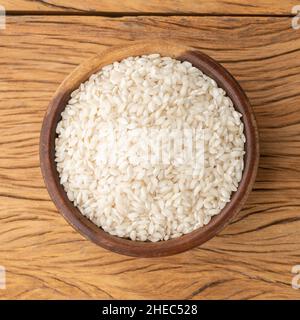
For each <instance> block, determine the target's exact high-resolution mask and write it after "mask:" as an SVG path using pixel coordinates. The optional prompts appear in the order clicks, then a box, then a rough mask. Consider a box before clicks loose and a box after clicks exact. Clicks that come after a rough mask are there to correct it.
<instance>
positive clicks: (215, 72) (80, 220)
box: [40, 41, 259, 257]
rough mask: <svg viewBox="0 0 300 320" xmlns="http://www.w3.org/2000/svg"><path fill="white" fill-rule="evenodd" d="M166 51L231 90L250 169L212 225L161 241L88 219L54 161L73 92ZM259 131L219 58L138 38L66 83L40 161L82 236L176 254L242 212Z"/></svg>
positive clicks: (152, 253)
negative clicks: (100, 75) (103, 72)
mask: <svg viewBox="0 0 300 320" xmlns="http://www.w3.org/2000/svg"><path fill="white" fill-rule="evenodd" d="M150 53H160V54H161V55H163V56H169V57H173V58H176V59H178V60H186V61H189V62H191V63H192V64H193V65H194V66H195V67H198V68H199V69H200V70H202V71H203V72H204V73H205V74H207V75H208V76H209V77H211V78H213V79H214V80H215V81H216V82H217V83H218V85H219V87H222V88H223V89H224V90H225V91H226V92H227V94H228V96H229V97H230V98H231V100H232V101H233V103H234V105H235V108H236V109H237V110H238V111H239V112H240V113H242V114H243V117H242V120H243V122H244V128H245V129H244V130H245V135H246V139H247V141H246V145H245V150H246V154H245V156H244V162H245V167H244V171H243V176H242V180H241V182H240V184H239V187H238V190H237V191H236V192H235V193H233V194H232V197H231V201H230V202H229V203H228V204H227V205H226V206H225V207H224V209H223V210H222V211H221V212H220V213H219V214H218V215H216V216H214V217H213V218H212V220H211V221H210V222H209V224H208V225H206V226H204V227H202V228H199V229H197V230H195V231H193V232H191V233H189V234H186V235H183V236H181V237H179V238H176V239H172V240H168V241H161V242H156V243H152V242H139V241H131V240H127V239H123V238H119V237H116V236H112V235H110V234H109V233H107V232H105V231H103V230H102V229H101V228H99V227H97V226H96V225H95V224H94V223H92V222H91V221H90V220H89V219H87V218H86V217H84V216H83V215H82V214H81V213H80V212H79V210H78V209H77V208H76V207H75V206H74V205H73V203H72V202H71V201H69V199H68V198H67V195H66V192H65V191H64V189H63V187H62V186H61V185H60V183H59V176H58V172H57V170H56V163H55V162H54V147H55V137H56V133H55V130H56V126H57V123H58V121H59V120H60V119H61V112H62V111H63V109H64V108H65V106H66V103H67V101H68V100H69V98H70V94H71V92H72V91H74V90H75V89H76V88H78V87H79V85H80V83H82V82H84V81H86V80H87V79H88V78H89V77H90V75H92V74H93V73H95V72H97V71H99V70H100V69H101V68H102V67H103V66H105V65H108V64H110V63H112V62H114V61H120V60H122V59H124V58H126V57H129V56H138V55H142V54H150ZM258 159H259V147H258V132H257V127H256V123H255V119H254V115H253V112H252V109H251V106H250V104H249V101H248V99H247V97H246V95H245V93H244V91H243V90H242V89H241V87H240V86H239V84H238V83H237V82H236V80H235V79H234V78H233V77H232V76H231V75H230V73H229V72H228V71H227V70H226V69H224V68H223V67H222V66H221V65H220V64H218V63H217V62H216V61H215V60H213V59H212V58H210V57H208V56H207V55H205V54H203V53H202V52H200V51H198V50H195V49H193V48H190V47H187V46H181V45H177V44H173V43H167V42H165V41H164V42H162V41H160V42H155V41H153V42H134V43H133V44H130V45H124V46H118V47H113V48H109V49H107V50H105V51H103V52H100V53H99V54H98V55H96V56H94V57H93V58H91V59H89V60H88V61H86V62H85V63H83V64H82V65H80V66H79V67H77V68H76V69H75V70H74V71H73V72H72V73H71V74H70V75H69V76H68V77H67V78H66V79H65V80H64V81H63V83H62V84H61V85H60V87H59V88H58V90H57V91H56V93H55V95H54V97H53V99H52V101H51V102H50V105H49V107H48V110H47V112H46V115H45V118H44V122H43V126H42V130H41V136H40V162H41V169H42V174H43V177H44V180H45V184H46V187H47V189H48V192H49V194H50V196H51V198H52V200H53V202H54V203H55V205H56V207H57V209H58V210H59V211H60V212H61V214H62V215H63V216H64V217H65V219H66V220H67V221H68V222H69V223H70V224H71V225H72V226H73V227H74V228H75V229H76V230H78V231H79V232H80V233H81V234H82V235H84V236H85V237H86V238H88V239H90V240H92V241H93V242H95V243H96V244H98V245H100V246H102V247H104V248H106V249H109V250H111V251H114V252H117V253H120V254H125V255H130V256H139V257H159V256H167V255H172V254H176V253H179V252H182V251H185V250H188V249H191V248H193V247H196V246H198V245H200V244H202V243H204V242H205V241H207V240H209V239H210V238H212V237H213V236H214V235H216V234H217V233H218V232H219V231H220V230H221V229H222V228H223V227H224V226H225V225H226V224H228V223H229V221H230V220H231V219H232V218H233V217H234V216H235V215H236V214H237V213H238V212H239V211H240V210H241V208H242V206H243V204H244V203H245V201H246V198H247V197H248V195H249V193H250V191H251V188H252V186H253V183H254V180H255V176H256V171H257V167H258Z"/></svg>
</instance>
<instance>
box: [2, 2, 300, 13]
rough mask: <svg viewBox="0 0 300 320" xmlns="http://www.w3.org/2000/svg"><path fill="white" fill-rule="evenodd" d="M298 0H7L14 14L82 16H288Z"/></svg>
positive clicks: (7, 6) (8, 7)
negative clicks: (75, 14) (131, 14)
mask: <svg viewBox="0 0 300 320" xmlns="http://www.w3.org/2000/svg"><path fill="white" fill-rule="evenodd" d="M297 4H299V2H298V1H297V0H285V1H275V0H258V1H251V0H243V1H240V0H230V1H226V0H212V1H211V0H188V1H186V0H165V1H160V0H150V1H143V0H126V1H111V0H87V1H80V0H73V1H67V0H51V1H44V0H37V1H30V0H3V1H2V2H1V5H3V6H4V7H5V8H6V10H7V11H13V12H25V13H26V12H39V13H47V12H60V13H62V12H70V13H71V12H78V13H86V12H89V13H93V14H96V13H122V14H129V13H139V14H147V13H148V14H149V13H169V14H178V13H181V14H182V13H185V14H223V15H238V14H243V15H244V14H245V15H282V14H284V15H288V14H291V9H292V7H293V6H295V5H297Z"/></svg>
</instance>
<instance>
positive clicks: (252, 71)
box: [0, 0, 300, 299]
mask: <svg viewBox="0 0 300 320" xmlns="http://www.w3.org/2000/svg"><path fill="white" fill-rule="evenodd" d="M1 4H2V5H3V6H4V7H5V8H6V10H7V17H6V29H5V30H0V47H1V50H0V63H1V71H0V208H1V213H0V265H2V266H4V267H5V268H6V277H7V284H6V290H0V298H2V299H8V298H9V299H11V298H17V299H21V298H23V299H33V298H45V299H54V298H58V299H64V298H93V299H94V298H98V299H111V298H116V299H120V298H122V299H123V298H126V299H127V298H132V299H135V298H142V299H146V298H158V299H159V298H166V299H167V298H170V299H174V298H180V299H183V298H184V299H186V298H188V299H217V298H221V299H262V298H265V299H275V298H283V299H298V298H299V297H300V291H299V290H295V289H293V288H292V287H291V280H292V277H293V275H292V273H291V269H292V267H293V266H294V265H297V264H300V235H299V229H300V93H299V91H300V30H294V29H293V28H292V27H291V20H292V17H293V15H292V14H291V10H292V7H293V6H294V5H296V4H300V2H299V1H291V0H290V1H288V0H285V1H275V0H260V1H250V0H248V1H238V0H230V1H222V0H213V1H208V0H202V1H201V0H197V1H196V0H193V1H183V0H182V1H180V0H178V1H171V0H167V1H159V0H148V1H142V0H136V1H135V0H129V1H115V2H113V1H110V0H98V1H96V0H88V1H79V0H75V1H74V0H73V1H66V0H52V1H26V0H2V1H1ZM148 37H149V38H161V39H162V41H163V39H174V40H176V41H178V42H185V43H187V44H189V45H192V46H194V47H196V48H198V49H200V50H202V51H204V52H206V53H207V54H209V55H211V56H212V57H213V58H215V59H217V60H218V61H219V62H221V63H222V64H223V65H224V66H225V67H226V68H228V69H229V70H230V72H231V73H232V74H233V75H234V76H235V77H236V78H237V79H238V80H239V81H240V83H241V85H242V87H243V88H244V89H245V91H246V93H247V94H248V96H249V99H250V101H251V103H252V106H253V109H254V111H255V115H256V117H257V122H258V126H259V132H260V144H261V158H260V167H259V172H258V176H257V181H256V184H255V187H254V190H253V192H252V194H251V196H250V198H249V200H248V202H247V204H246V205H245V207H244V209H243V211H242V212H241V213H240V214H239V215H238V217H237V218H236V219H235V220H234V222H233V223H231V224H230V225H229V226H228V227H227V228H226V229H225V230H224V231H223V232H221V233H220V234H219V235H218V236H217V237H215V238H214V239H212V240H211V241H209V242H207V243H206V244H205V245H203V246H201V247H199V248H196V249H194V250H191V251H189V252H186V253H183V254H179V255H176V256H172V257H166V258H156V259H136V258H130V257H125V256H121V255H117V254H114V253H111V252H108V251H106V250H104V249H102V248H100V247H97V246H96V245H94V244H93V243H91V242H89V241H88V240H85V239H84V238H83V237H82V236H81V235H80V234H78V233H77V232H76V231H74V230H73V228H72V227H70V226H69V225H68V223H67V222H66V221H65V220H64V219H63V218H62V216H61V215H60V214H59V213H58V211H57V210H56V208H55V206H54V205H53V203H52V201H51V200H50V198H49V195H48V193H47V191H46V189H45V186H44V183H43V180H42V176H41V173H40V167H39V156H38V144H39V133H40V128H41V122H42V119H43V116H44V112H45V110H46V108H47V104H48V102H49V100H50V98H51V96H52V95H53V93H54V91H55V90H56V88H57V87H58V85H59V84H60V82H61V81H62V80H63V79H64V78H65V77H66V76H67V75H68V74H69V73H70V72H71V71H72V70H73V69H74V68H75V67H76V66H77V65H78V64H79V63H81V62H82V61H84V59H86V58H88V57H90V56H92V55H93V54H95V53H97V52H99V51H100V50H102V49H103V48H105V47H108V46H112V45H115V44H121V43H128V42H130V41H133V40H141V39H145V38H148Z"/></svg>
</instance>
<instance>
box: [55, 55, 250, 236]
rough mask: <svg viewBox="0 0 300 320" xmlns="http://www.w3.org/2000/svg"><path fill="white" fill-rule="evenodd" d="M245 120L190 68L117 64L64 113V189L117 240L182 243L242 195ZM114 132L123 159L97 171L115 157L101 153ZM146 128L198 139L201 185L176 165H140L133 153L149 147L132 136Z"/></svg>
mask: <svg viewBox="0 0 300 320" xmlns="http://www.w3.org/2000/svg"><path fill="white" fill-rule="evenodd" d="M241 116H242V115H241V114H240V113H238V112H237V111H235V109H234V107H233V104H232V101H231V100H230V98H229V97H227V96H226V93H225V92H224V90H222V89H221V88H218V86H217V84H216V82H215V81H214V80H212V79H211V78H209V77H208V76H206V75H205V74H203V73H202V72H201V71H200V70H199V69H197V68H195V67H193V66H192V65H191V63H189V62H187V61H185V62H180V61H178V60H175V59H172V58H169V57H161V56H160V55H159V54H151V55H147V56H141V57H130V58H127V59H124V60H122V61H121V62H114V63H113V64H111V65H108V66H105V67H104V68H102V69H101V70H100V71H99V72H98V73H96V74H94V75H92V76H91V77H90V79H89V80H88V81H86V82H85V83H83V84H81V85H80V87H79V88H78V89H77V90H75V91H74V92H73V93H72V94H71V99H70V100H69V102H68V104H67V106H66V108H65V110H64V111H63V112H62V120H61V121H60V122H59V123H58V125H57V129H56V132H57V135H58V137H57V138H56V141H55V143H56V158H55V161H56V162H57V170H58V172H59V176H60V183H61V184H62V185H63V187H64V189H65V191H66V192H67V195H68V198H69V199H70V201H72V202H73V203H74V205H75V206H77V207H78V209H79V210H80V212H81V213H82V214H83V215H85V216H86V217H88V218H89V219H90V220H91V221H93V222H94V223H95V224H96V225H97V226H99V227H101V228H103V230H105V231H106V232H109V233H110V234H112V235H116V236H119V237H124V238H130V239H131V240H139V241H146V240H149V241H153V242H155V241H160V240H168V239H171V238H176V237H179V236H181V235H183V234H187V233H189V232H192V231H193V230H195V229H197V228H200V227H202V226H204V225H206V224H208V223H209V221H210V220H211V217H212V216H214V215H216V214H218V213H220V211H221V210H222V209H223V208H224V206H225V205H226V203H227V202H229V201H230V197H231V194H232V192H233V191H236V190H237V188H238V184H239V182H240V180H241V177H242V171H243V166H244V162H243V155H244V143H245V136H244V133H243V130H244V128H243V123H242V121H241ZM111 127H112V128H113V130H114V134H115V136H116V138H117V144H118V147H119V148H122V146H123V153H122V156H121V157H120V158H117V159H116V161H114V162H105V161H103V162H101V161H100V160H99V159H98V158H97V157H99V154H100V157H102V156H103V157H104V158H105V157H106V159H108V158H109V153H111V150H109V148H108V149H106V148H105V146H106V147H107V145H108V142H107V135H108V131H109V130H108V129H109V128H111ZM124 128H125V131H124ZM150 128H155V129H158V130H159V129H167V130H169V132H172V133H173V132H174V130H184V128H189V129H200V130H201V132H202V133H203V136H202V138H203V147H204V153H203V156H204V160H203V161H204V162H203V167H202V170H201V175H200V173H199V175H197V174H196V175H195V170H193V167H191V165H190V164H187V163H184V162H183V163H182V162H181V164H180V165H178V163H179V162H180V161H179V160H180V159H179V158H180V157H177V156H175V158H176V159H173V160H174V161H175V162H170V163H167V164H165V163H158V162H157V163H152V162H149V161H146V162H139V161H138V157H137V153H136V152H138V151H136V149H133V148H132V149H131V146H132V145H134V144H136V143H137V142H138V141H140V142H142V145H143V143H144V139H145V137H144V136H142V135H140V134H135V136H134V134H132V135H131V136H130V135H127V134H128V133H134V132H135V133H137V132H141V131H137V129H150ZM172 130H173V131H172ZM124 132H125V134H124ZM148 132H149V131H148ZM155 132H157V131H155ZM176 132H177V131H176ZM176 137H177V136H176ZM176 137H175V138H176ZM162 148H163V146H162ZM176 161H177V162H178V163H177V162H176ZM176 163H177V165H176ZM191 169H192V170H191ZM199 172H200V171H199Z"/></svg>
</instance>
